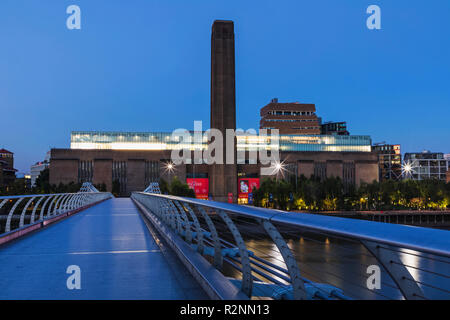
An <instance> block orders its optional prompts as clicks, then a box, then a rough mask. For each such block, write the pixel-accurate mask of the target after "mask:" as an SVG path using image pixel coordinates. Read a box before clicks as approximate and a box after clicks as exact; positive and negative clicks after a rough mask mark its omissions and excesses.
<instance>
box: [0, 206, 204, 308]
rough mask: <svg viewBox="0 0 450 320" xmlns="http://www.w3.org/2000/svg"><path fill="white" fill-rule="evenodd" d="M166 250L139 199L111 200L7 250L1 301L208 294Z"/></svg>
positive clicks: (0, 259)
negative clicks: (73, 278) (76, 283)
mask: <svg viewBox="0 0 450 320" xmlns="http://www.w3.org/2000/svg"><path fill="white" fill-rule="evenodd" d="M163 251H164V252H162V250H161V247H160V246H158V244H157V243H156V241H155V238H153V236H152V234H151V233H150V232H149V230H148V229H147V226H146V224H145V222H144V220H143V218H142V216H141V215H140V214H139V211H138V209H137V208H136V206H135V205H134V203H133V202H132V200H131V199H129V198H117V199H110V200H107V201H105V202H102V203H100V204H98V205H96V206H93V207H91V208H89V209H86V210H85V211H83V212H80V213H78V214H76V215H74V216H72V217H70V218H67V219H65V220H63V221H61V222H58V223H55V224H53V225H50V226H48V227H47V228H45V229H43V230H41V231H38V232H35V233H33V234H30V235H28V236H26V237H24V238H22V239H19V240H16V241H13V242H11V243H9V244H7V245H5V246H3V247H0V299H100V300H109V299H207V296H206V294H205V293H204V292H203V290H202V289H201V288H200V287H199V285H198V284H197V283H196V282H195V280H194V279H193V278H192V277H191V276H190V274H189V273H188V272H187V271H186V270H184V269H183V267H181V266H180V265H181V264H179V263H177V262H178V261H176V259H177V258H176V257H174V255H173V253H170V252H169V253H167V251H168V250H165V249H164V247H163ZM171 255H172V256H171ZM70 265H76V266H79V267H80V270H81V289H80V290H76V289H74V290H69V289H68V288H67V285H66V282H67V279H68V277H69V276H70V274H67V273H66V270H67V268H68V266H70ZM180 268H181V269H180Z"/></svg>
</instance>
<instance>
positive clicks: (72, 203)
mask: <svg viewBox="0 0 450 320" xmlns="http://www.w3.org/2000/svg"><path fill="white" fill-rule="evenodd" d="M77 198H78V194H77V193H74V194H73V195H72V197H70V200H69V203H68V204H67V206H68V208H67V209H68V210H69V211H72V210H73V208H74V205H75V201H76V200H77Z"/></svg>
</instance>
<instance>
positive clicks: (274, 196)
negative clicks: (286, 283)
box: [253, 175, 450, 211]
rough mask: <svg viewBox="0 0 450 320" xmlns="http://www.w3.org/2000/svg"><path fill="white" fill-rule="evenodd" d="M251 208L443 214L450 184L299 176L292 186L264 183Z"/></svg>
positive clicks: (449, 199) (449, 203)
mask: <svg viewBox="0 0 450 320" xmlns="http://www.w3.org/2000/svg"><path fill="white" fill-rule="evenodd" d="M253 199H254V205H255V206H260V207H269V208H277V209H281V210H311V211H336V210H423V209H429V210H443V209H447V208H450V183H446V182H445V181H441V180H420V181H416V180H400V181H394V180H386V181H382V182H378V181H373V182H372V183H362V184H361V185H360V186H359V187H356V186H353V185H350V186H346V185H344V183H343V182H342V180H341V179H340V178H338V177H337V178H336V177H330V178H326V179H324V180H320V179H319V178H316V177H314V176H312V177H311V178H306V177H305V176H303V175H302V176H301V177H299V178H298V180H297V183H295V177H293V178H292V179H291V180H290V181H286V180H277V179H265V180H263V181H262V183H261V185H260V188H259V189H258V190H253Z"/></svg>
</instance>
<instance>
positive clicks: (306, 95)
mask: <svg viewBox="0 0 450 320" xmlns="http://www.w3.org/2000/svg"><path fill="white" fill-rule="evenodd" d="M71 4H77V5H79V6H80V8H81V14H82V17H81V18H82V25H81V26H82V29H81V30H68V29H67V28H66V19H67V17H68V15H67V14H66V8H67V6H69V5H71ZM371 4H377V5H379V6H380V7H381V12H382V18H381V19H382V22H381V26H382V30H375V31H374V30H368V29H367V27H366V19H367V17H368V15H367V14H366V8H367V7H368V6H369V5H371ZM215 19H231V20H234V22H235V32H236V77H237V78H236V85H237V90H236V91H237V101H236V102H237V125H238V127H241V128H244V129H248V128H257V127H258V124H259V109H260V108H261V107H262V106H264V105H265V104H266V103H268V102H269V101H270V99H271V98H273V97H278V98H279V100H280V101H283V102H295V101H299V102H305V103H315V104H316V107H317V113H318V115H319V116H321V117H322V118H323V119H324V120H325V121H327V120H329V121H331V120H332V121H342V120H344V121H347V124H348V127H349V130H350V132H351V133H352V134H362V135H370V136H372V139H373V142H379V141H387V142H388V143H400V144H401V145H402V151H403V152H408V151H422V150H423V149H429V150H431V151H441V152H447V153H449V152H450V128H449V123H450V122H449V120H450V83H449V76H450V1H448V0H433V1H422V0H420V1H419V0H417V1H412V0H395V1H392V0H389V1H380V0H377V1H375V0H373V1H365V0H340V1H337V0H314V1H313V0H309V1H301V0H290V1H288V0H259V1H253V0H226V1H224V0H220V1H219V0H189V1H186V0H133V1H126V0H109V1H106V0H95V1H92V0H84V1H80V0H70V1H66V0H1V1H0V41H1V42H0V111H1V112H0V117H1V120H2V121H1V122H0V123H1V125H0V148H2V147H4V148H7V149H9V150H11V151H13V152H15V157H16V167H17V168H18V169H19V170H20V171H22V172H28V171H29V166H30V165H31V164H32V163H34V162H36V161H39V160H42V159H43V158H44V155H45V152H46V151H48V150H49V148H51V147H69V138H70V132H71V131H72V130H126V131H172V129H175V128H187V129H191V128H193V121H194V120H203V121H204V123H205V125H206V126H209V107H210V106H209V104H210V37H211V25H212V23H213V21H214V20H215Z"/></svg>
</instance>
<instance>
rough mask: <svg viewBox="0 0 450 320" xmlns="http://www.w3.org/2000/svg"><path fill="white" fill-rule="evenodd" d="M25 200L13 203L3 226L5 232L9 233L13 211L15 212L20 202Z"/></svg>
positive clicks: (20, 199)
mask: <svg viewBox="0 0 450 320" xmlns="http://www.w3.org/2000/svg"><path fill="white" fill-rule="evenodd" d="M23 199H25V198H19V199H17V201H16V203H14V205H13V207H12V208H11V210H9V214H8V218H7V219H6V225H5V232H10V231H11V219H12V216H13V214H14V211H15V210H16V208H17V206H18V205H19V204H20V203H21V202H22V200H23Z"/></svg>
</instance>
